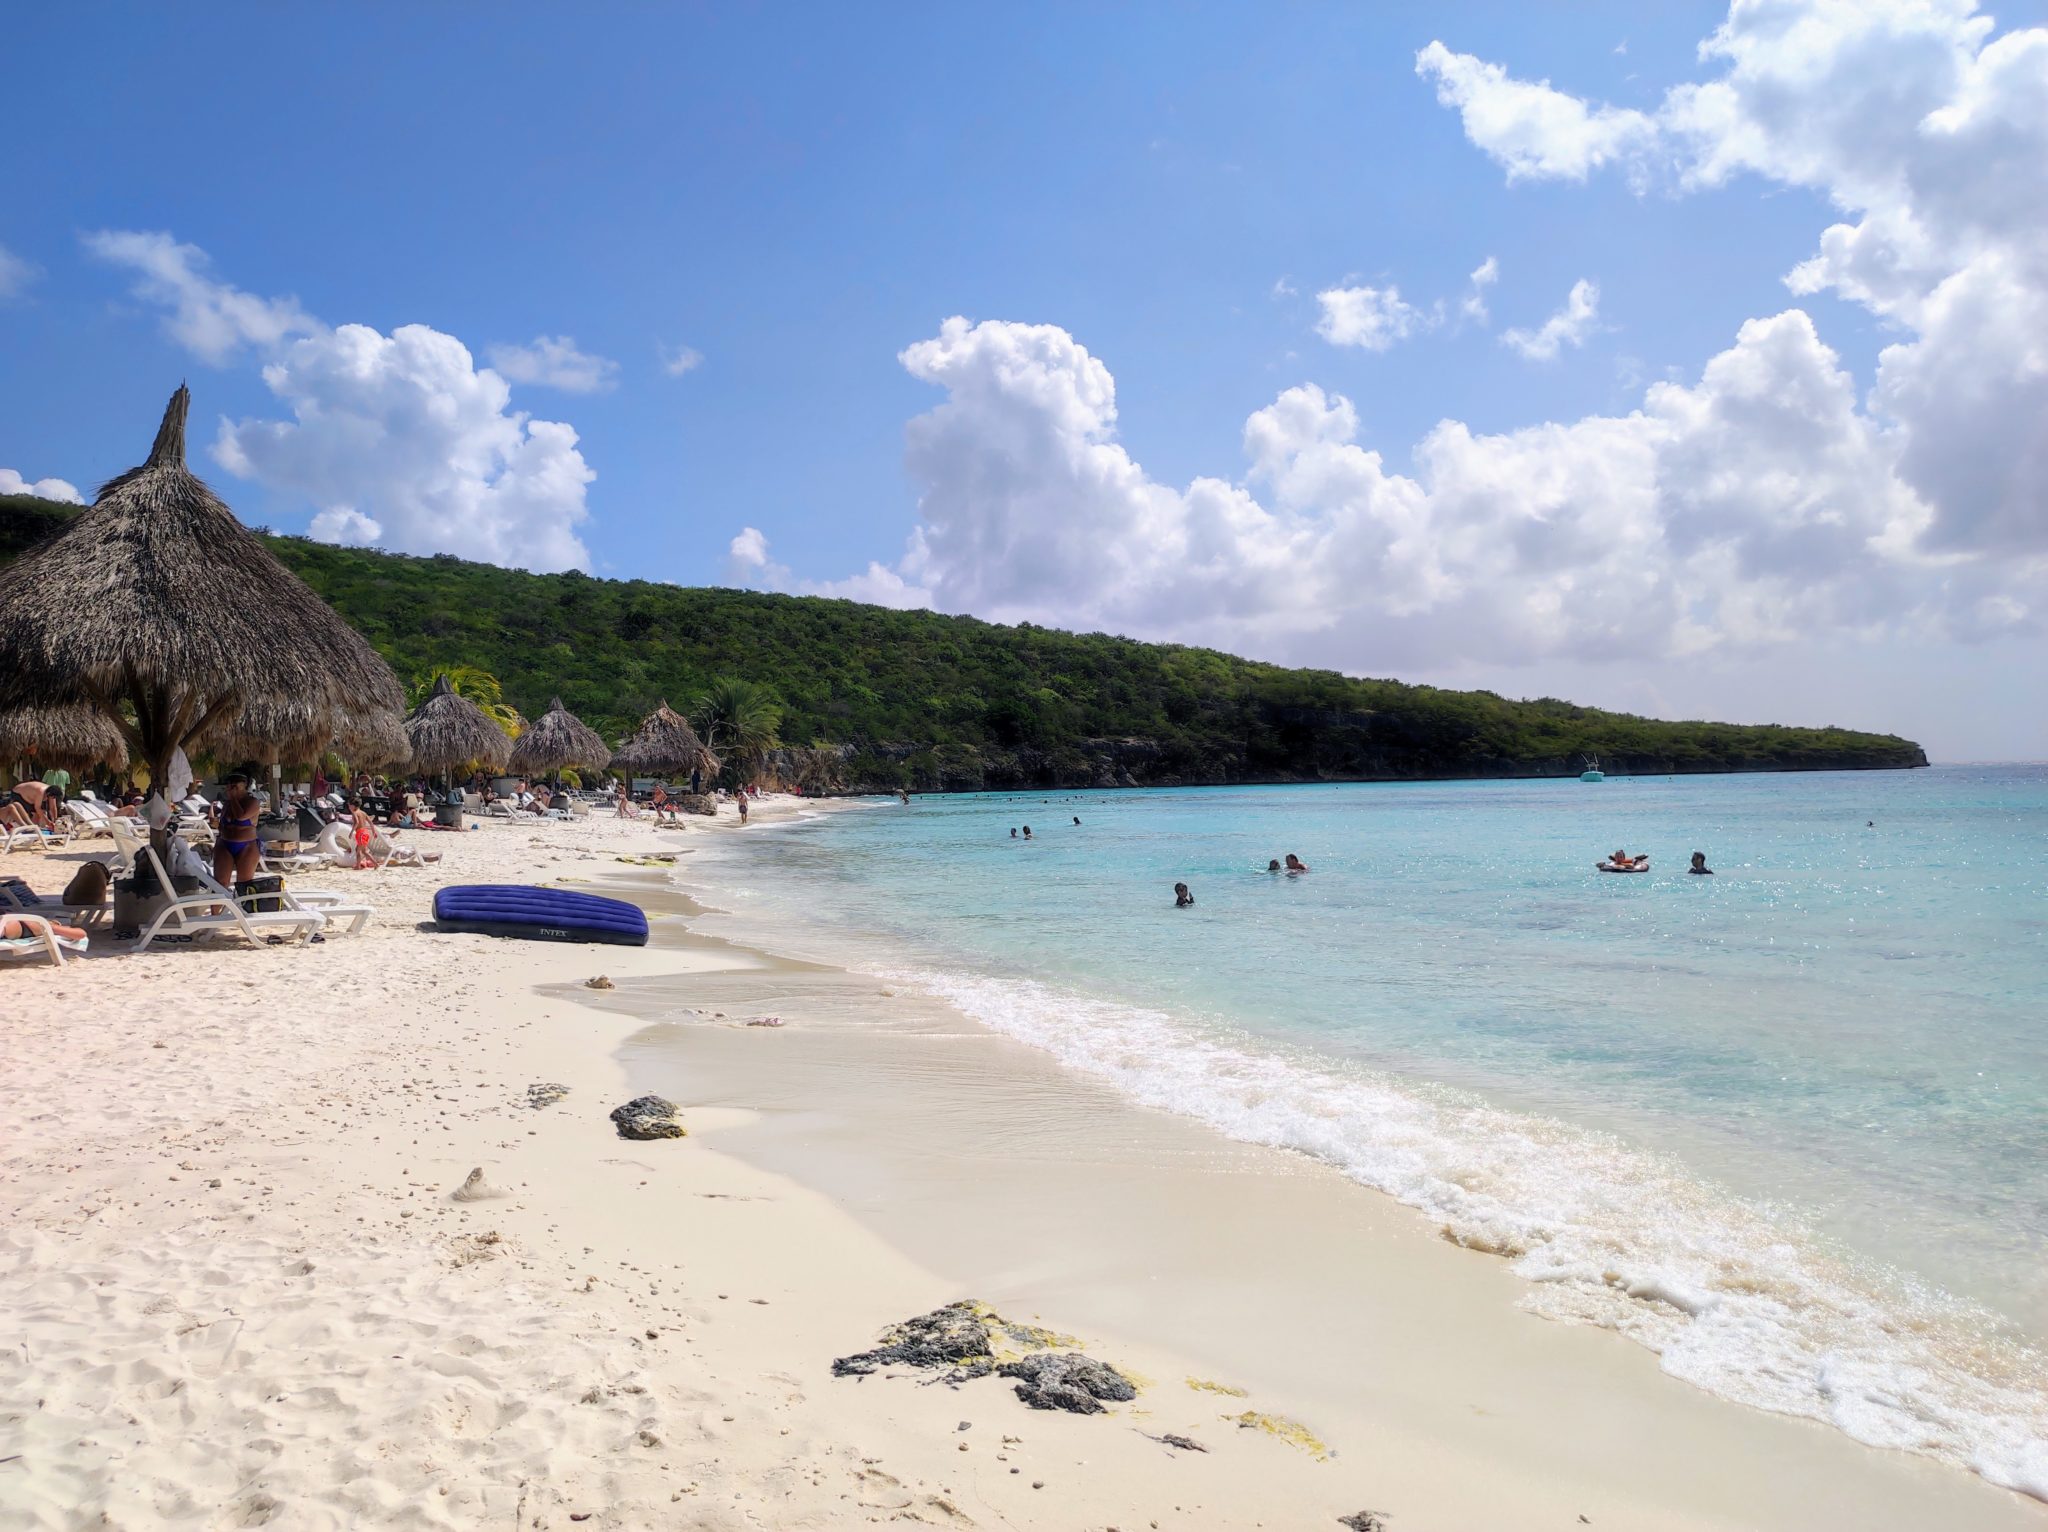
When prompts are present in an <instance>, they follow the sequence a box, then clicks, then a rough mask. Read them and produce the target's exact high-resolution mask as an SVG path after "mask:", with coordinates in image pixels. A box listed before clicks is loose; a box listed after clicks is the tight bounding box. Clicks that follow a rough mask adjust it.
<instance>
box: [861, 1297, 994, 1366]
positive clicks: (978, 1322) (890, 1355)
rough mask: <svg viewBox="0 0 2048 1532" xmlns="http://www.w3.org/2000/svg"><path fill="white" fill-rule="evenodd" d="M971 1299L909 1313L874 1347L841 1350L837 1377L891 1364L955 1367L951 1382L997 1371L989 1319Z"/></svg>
mask: <svg viewBox="0 0 2048 1532" xmlns="http://www.w3.org/2000/svg"><path fill="white" fill-rule="evenodd" d="M976 1308H977V1305H975V1304H973V1303H968V1302H961V1303H949V1304H947V1305H946V1306H945V1307H944V1308H942V1309H933V1310H932V1311H931V1312H930V1313H929V1314H920V1315H918V1316H917V1317H916V1318H915V1319H906V1320H904V1321H903V1323H902V1324H900V1325H897V1326H895V1327H894V1328H892V1329H891V1330H890V1331H889V1332H888V1333H887V1334H886V1335H885V1336H883V1338H882V1339H883V1344H881V1345H880V1346H877V1347H876V1348H875V1349H874V1350H872V1351H861V1352H857V1353H855V1354H854V1355H853V1356H842V1357H839V1358H837V1359H836V1360H835V1361H834V1362H833V1363H832V1376H833V1377H835V1378H860V1377H866V1376H867V1375H868V1374H869V1373H871V1372H876V1371H879V1370H880V1369H881V1368H884V1367H890V1366H903V1367H954V1368H957V1369H959V1371H958V1372H957V1373H956V1374H955V1375H954V1377H952V1378H950V1379H948V1380H947V1381H949V1382H959V1381H962V1380H964V1379H966V1378H982V1377H986V1376H987V1375H988V1374H989V1373H991V1372H993V1371H995V1365H996V1364H995V1358H994V1357H992V1356H990V1355H989V1333H988V1325H987V1324H986V1323H985V1322H984V1321H983V1320H982V1318H981V1316H980V1315H979V1314H978V1313H977V1312H976Z"/></svg>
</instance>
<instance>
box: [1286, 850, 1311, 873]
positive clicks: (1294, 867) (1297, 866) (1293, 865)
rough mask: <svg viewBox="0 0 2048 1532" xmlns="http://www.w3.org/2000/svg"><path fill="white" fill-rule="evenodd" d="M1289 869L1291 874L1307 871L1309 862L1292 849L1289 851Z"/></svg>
mask: <svg viewBox="0 0 2048 1532" xmlns="http://www.w3.org/2000/svg"><path fill="white" fill-rule="evenodd" d="M1287 871H1288V873H1289V874H1290V875H1292V874H1294V873H1297V872H1307V871H1308V863H1306V862H1304V861H1303V860H1302V859H1301V858H1300V857H1298V856H1296V855H1295V854H1294V853H1293V852H1292V851H1290V852H1288V853H1287Z"/></svg>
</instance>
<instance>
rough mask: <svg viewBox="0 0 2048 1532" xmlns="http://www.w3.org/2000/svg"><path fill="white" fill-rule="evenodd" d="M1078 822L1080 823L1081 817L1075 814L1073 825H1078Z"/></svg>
mask: <svg viewBox="0 0 2048 1532" xmlns="http://www.w3.org/2000/svg"><path fill="white" fill-rule="evenodd" d="M1080 822H1081V816H1080V815H1079V814H1076V815H1075V816H1074V823H1075V824H1079V823H1080Z"/></svg>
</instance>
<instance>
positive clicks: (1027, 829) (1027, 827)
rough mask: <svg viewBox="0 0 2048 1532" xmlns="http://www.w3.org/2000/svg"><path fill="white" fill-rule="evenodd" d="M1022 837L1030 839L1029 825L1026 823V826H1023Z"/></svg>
mask: <svg viewBox="0 0 2048 1532" xmlns="http://www.w3.org/2000/svg"><path fill="white" fill-rule="evenodd" d="M1024 838H1025V839H1026V840H1029V839H1031V826H1029V825H1026V826H1025V827H1024Z"/></svg>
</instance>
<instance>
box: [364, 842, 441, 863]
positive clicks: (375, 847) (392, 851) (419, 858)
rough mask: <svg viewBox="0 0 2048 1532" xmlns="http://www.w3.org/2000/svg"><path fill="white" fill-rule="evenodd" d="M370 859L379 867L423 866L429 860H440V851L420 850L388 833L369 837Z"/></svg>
mask: <svg viewBox="0 0 2048 1532" xmlns="http://www.w3.org/2000/svg"><path fill="white" fill-rule="evenodd" d="M370 860H371V861H373V862H375V863H376V864H377V865H378V866H379V867H424V866H426V865H427V864H428V863H429V862H438V861H440V860H441V853H440V852H438V851H422V850H420V848H419V847H417V846H411V845H407V844H406V843H405V842H404V841H402V840H394V839H392V838H391V837H390V836H388V835H373V836H372V837H371V838H370Z"/></svg>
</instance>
